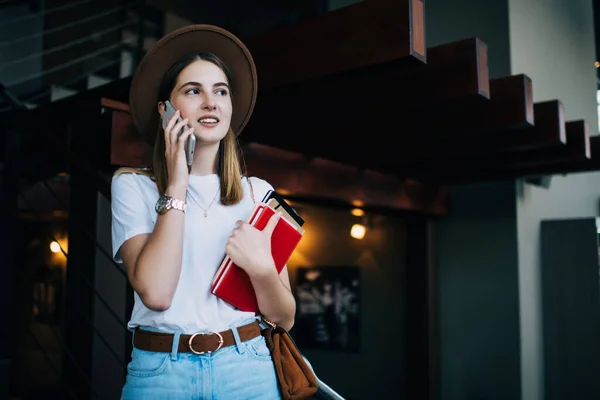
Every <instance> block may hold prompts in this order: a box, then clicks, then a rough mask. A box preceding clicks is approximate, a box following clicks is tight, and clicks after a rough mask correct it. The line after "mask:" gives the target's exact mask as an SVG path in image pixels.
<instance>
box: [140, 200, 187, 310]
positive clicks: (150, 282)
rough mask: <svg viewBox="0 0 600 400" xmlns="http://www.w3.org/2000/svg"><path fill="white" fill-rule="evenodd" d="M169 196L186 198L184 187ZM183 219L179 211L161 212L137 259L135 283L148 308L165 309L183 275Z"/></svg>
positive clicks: (183, 215) (182, 214) (168, 305)
mask: <svg viewBox="0 0 600 400" xmlns="http://www.w3.org/2000/svg"><path fill="white" fill-rule="evenodd" d="M167 195H168V196H171V197H175V198H177V199H185V189H179V190H177V189H171V190H167ZM184 218H185V214H184V213H183V212H182V211H179V210H170V211H168V212H167V213H165V214H163V215H159V216H158V217H157V220H156V224H155V226H154V230H153V231H152V233H151V234H150V236H149V237H148V240H147V241H146V243H145V245H144V247H143V248H142V250H141V252H140V254H139V256H138V258H137V262H136V264H135V270H134V273H133V282H132V286H133V288H134V289H135V290H136V292H137V293H138V294H139V296H140V298H141V299H142V301H143V302H144V304H145V305H146V307H148V308H151V309H154V310H157V311H162V310H166V309H168V308H169V307H170V306H171V301H172V300H173V295H174V294H175V289H176V288H177V284H178V282H179V277H180V274H181V263H182V257H183V233H184Z"/></svg>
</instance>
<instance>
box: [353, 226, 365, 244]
mask: <svg viewBox="0 0 600 400" xmlns="http://www.w3.org/2000/svg"><path fill="white" fill-rule="evenodd" d="M366 232H367V228H365V226H364V225H362V224H354V225H352V228H351V229H350V236H352V237H353V238H354V239H359V240H360V239H362V238H364V237H365V233H366Z"/></svg>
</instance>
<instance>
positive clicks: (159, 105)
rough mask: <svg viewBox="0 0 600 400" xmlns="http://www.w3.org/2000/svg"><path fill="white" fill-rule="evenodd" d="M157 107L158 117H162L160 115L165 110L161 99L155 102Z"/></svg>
mask: <svg viewBox="0 0 600 400" xmlns="http://www.w3.org/2000/svg"><path fill="white" fill-rule="evenodd" d="M157 108H158V114H159V115H160V118H162V116H163V114H164V112H165V103H163V102H162V101H159V102H158V104H157Z"/></svg>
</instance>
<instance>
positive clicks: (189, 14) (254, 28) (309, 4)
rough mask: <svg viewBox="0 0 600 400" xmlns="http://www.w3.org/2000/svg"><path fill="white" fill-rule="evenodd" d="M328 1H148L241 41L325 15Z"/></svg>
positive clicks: (155, 6)
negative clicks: (216, 28) (212, 26)
mask: <svg viewBox="0 0 600 400" xmlns="http://www.w3.org/2000/svg"><path fill="white" fill-rule="evenodd" d="M327 3H328V1H327V0H285V1H276V0H219V1H206V0H201V1H194V0H147V5H149V6H151V7H154V8H157V9H159V10H163V11H169V12H171V13H173V14H175V15H178V16H179V17H181V18H184V19H186V20H189V21H191V22H193V23H209V24H214V25H219V26H222V27H224V28H226V29H228V30H230V31H232V32H234V33H235V34H236V35H238V36H240V37H244V36H252V35H255V34H258V33H261V32H264V31H267V30H269V29H272V28H275V27H278V26H283V25H290V24H293V23H294V22H297V21H300V20H303V19H308V18H311V17H313V16H315V15H318V14H321V13H323V12H325V8H326V5H327Z"/></svg>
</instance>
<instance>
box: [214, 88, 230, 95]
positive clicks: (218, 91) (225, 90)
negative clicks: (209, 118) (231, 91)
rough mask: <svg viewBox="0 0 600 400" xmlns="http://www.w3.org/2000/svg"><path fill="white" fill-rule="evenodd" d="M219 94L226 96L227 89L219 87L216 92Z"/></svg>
mask: <svg viewBox="0 0 600 400" xmlns="http://www.w3.org/2000/svg"><path fill="white" fill-rule="evenodd" d="M216 93H217V94H218V95H219V96H227V89H219V90H217V92H216Z"/></svg>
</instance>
